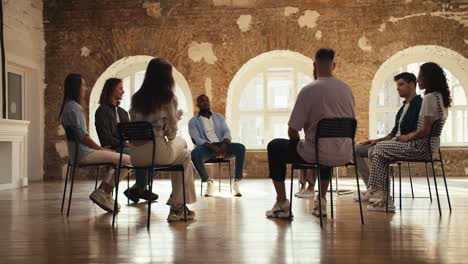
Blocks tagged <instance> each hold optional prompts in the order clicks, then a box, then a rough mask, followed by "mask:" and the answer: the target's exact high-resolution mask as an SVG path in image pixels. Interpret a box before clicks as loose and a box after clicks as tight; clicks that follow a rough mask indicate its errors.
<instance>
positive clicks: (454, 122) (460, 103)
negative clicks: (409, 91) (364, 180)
mask: <svg viewBox="0 0 468 264" xmlns="http://www.w3.org/2000/svg"><path fill="white" fill-rule="evenodd" d="M431 47H435V46H431ZM435 50H436V51H439V52H435V54H440V55H443V54H441V53H440V47H436V48H435ZM444 51H445V52H446V54H445V56H449V57H450V55H451V53H454V52H453V51H450V50H448V51H447V50H446V49H444ZM426 52H427V50H426ZM415 53H416V54H417V53H418V49H417V50H416V51H415ZM413 55H414V54H413ZM433 55H434V54H432V58H431V55H430V54H427V53H426V54H425V56H424V55H423V56H422V57H425V61H434V62H436V63H439V65H441V66H442V67H443V68H444V72H445V74H446V77H447V80H448V84H449V88H450V92H451V95H452V100H453V105H452V107H450V108H449V115H448V118H447V121H446V123H445V126H444V130H443V133H442V137H441V141H442V142H441V143H442V145H443V146H466V145H468V104H467V102H468V97H467V96H468V93H466V91H467V88H468V87H466V85H467V84H468V83H467V84H465V86H464V85H462V81H461V80H460V79H458V78H457V77H458V76H459V75H455V74H454V73H453V72H452V71H451V70H449V69H448V68H446V67H447V66H448V67H451V69H455V70H457V68H455V67H454V66H455V65H451V64H447V63H445V61H444V60H440V59H439V58H437V56H433ZM453 56H454V55H452V56H451V57H452V58H453ZM413 60H414V58H413ZM454 61H456V60H455V59H454ZM421 64H423V62H421V61H420V62H412V63H405V62H404V61H403V62H402V64H400V65H402V66H396V65H395V64H393V65H394V66H392V67H391V68H389V69H387V70H385V75H386V76H385V78H381V79H380V80H381V81H380V82H379V83H380V85H378V84H375V83H374V84H375V85H376V86H375V87H373V89H374V91H373V93H371V100H370V107H369V110H370V111H369V112H370V119H369V120H370V129H371V130H370V136H371V137H373V138H374V137H376V138H380V137H384V136H385V135H387V134H388V133H389V132H390V131H391V129H392V128H393V126H394V124H395V115H396V113H397V112H398V109H399V108H400V107H401V106H402V102H403V100H404V99H402V98H400V97H399V96H398V92H397V90H396V84H395V81H394V80H393V78H394V76H395V75H397V74H398V73H401V72H411V73H413V74H415V75H416V76H417V75H418V72H419V67H420V65H421ZM383 66H385V63H384V64H383ZM383 66H382V67H383ZM458 70H459V71H460V69H458ZM461 72H463V69H461ZM465 73H466V72H465ZM460 77H462V78H463V77H465V78H466V76H460ZM374 81H375V79H374ZM417 93H418V94H420V91H419V87H418V88H417ZM421 95H422V96H423V94H421Z"/></svg>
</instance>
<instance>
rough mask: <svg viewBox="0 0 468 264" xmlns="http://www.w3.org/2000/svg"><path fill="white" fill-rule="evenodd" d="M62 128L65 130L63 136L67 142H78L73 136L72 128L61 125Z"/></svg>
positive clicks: (74, 135)
mask: <svg viewBox="0 0 468 264" xmlns="http://www.w3.org/2000/svg"><path fill="white" fill-rule="evenodd" d="M62 126H63V128H64V129H65V136H66V137H67V141H70V142H76V141H78V140H77V136H76V134H75V131H73V128H72V127H70V126H64V125H62Z"/></svg>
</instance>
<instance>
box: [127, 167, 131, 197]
mask: <svg viewBox="0 0 468 264" xmlns="http://www.w3.org/2000/svg"><path fill="white" fill-rule="evenodd" d="M129 189H130V171H128V174H127V190H129ZM129 204H130V198H128V196H127V205H129Z"/></svg>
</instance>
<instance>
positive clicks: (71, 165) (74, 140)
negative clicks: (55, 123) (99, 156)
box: [60, 126, 116, 216]
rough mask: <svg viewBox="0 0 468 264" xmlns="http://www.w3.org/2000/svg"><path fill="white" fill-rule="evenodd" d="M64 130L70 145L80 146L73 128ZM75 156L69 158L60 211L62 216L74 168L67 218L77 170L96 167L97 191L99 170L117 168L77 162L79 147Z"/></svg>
mask: <svg viewBox="0 0 468 264" xmlns="http://www.w3.org/2000/svg"><path fill="white" fill-rule="evenodd" d="M63 128H64V129H65V135H66V137H67V141H68V143H71V144H75V146H76V145H77V144H78V142H79V141H80V139H79V138H78V137H77V136H76V135H75V132H74V131H73V128H72V127H69V126H63ZM74 154H75V156H74V157H75V158H74V160H70V157H68V162H67V173H66V176H65V184H64V187H63V195H62V207H61V209H60V213H61V214H62V213H63V207H64V204H65V196H66V193H67V183H68V176H69V174H70V168H72V171H71V183H70V194H69V195H68V208H67V216H69V215H70V207H71V200H72V194H73V185H74V183H75V169H77V168H92V167H96V168H97V171H96V183H95V185H94V189H95V190H96V188H97V182H98V177H99V169H100V168H101V167H102V166H107V167H112V168H115V167H116V166H115V164H113V163H86V164H83V163H79V162H78V160H77V158H78V154H79V150H78V147H75V151H74Z"/></svg>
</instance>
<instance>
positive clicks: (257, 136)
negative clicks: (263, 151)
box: [239, 115, 266, 148]
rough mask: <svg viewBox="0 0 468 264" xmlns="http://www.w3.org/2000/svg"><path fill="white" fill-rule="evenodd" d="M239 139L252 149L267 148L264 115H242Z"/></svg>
mask: <svg viewBox="0 0 468 264" xmlns="http://www.w3.org/2000/svg"><path fill="white" fill-rule="evenodd" d="M239 119H240V120H239V138H240V139H241V141H242V143H243V144H245V145H246V146H249V147H251V148H262V147H264V146H265V144H266V143H265V137H264V131H263V130H264V129H263V115H241V116H240V118H239Z"/></svg>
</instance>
